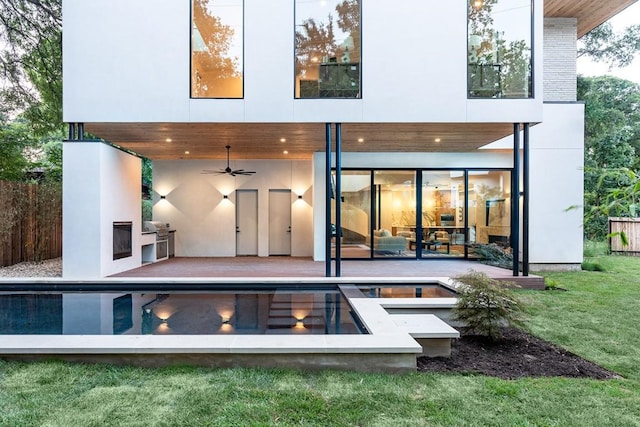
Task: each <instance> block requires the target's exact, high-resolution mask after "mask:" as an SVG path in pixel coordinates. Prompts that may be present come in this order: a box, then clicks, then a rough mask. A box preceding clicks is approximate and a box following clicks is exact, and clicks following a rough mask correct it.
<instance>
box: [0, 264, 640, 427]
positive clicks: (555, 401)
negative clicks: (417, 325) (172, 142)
mask: <svg viewBox="0 0 640 427" xmlns="http://www.w3.org/2000/svg"><path fill="white" fill-rule="evenodd" d="M592 261H594V262H597V263H599V264H600V265H601V266H602V267H604V268H605V270H606V271H604V272H587V271H580V272H570V273H546V274H545V275H546V276H547V277H549V278H550V279H553V280H555V282H556V283H557V285H558V286H559V287H561V288H564V289H566V290H567V291H560V290H557V291H544V292H542V291H522V292H521V293H522V294H523V296H524V297H525V298H526V299H527V300H528V301H529V305H530V310H529V314H528V317H529V318H528V320H527V322H526V327H527V329H528V330H529V331H530V332H532V333H534V334H536V335H538V336H540V337H543V338H545V339H547V340H550V341H553V342H555V343H557V344H560V345H562V346H564V347H566V348H568V349H570V350H571V351H573V352H575V353H577V354H579V355H581V356H582V357H585V358H587V359H590V360H592V361H595V362H597V363H599V364H601V365H603V366H605V367H607V368H609V369H611V370H614V371H616V372H618V373H619V374H620V375H621V376H622V378H621V379H616V380H607V381H597V380H584V379H565V378H533V379H530V378H527V379H520V380H500V379H496V378H491V377H484V376H479V375H462V374H439V373H438V374H426V373H416V374H409V375H383V374H379V375H374V374H366V375H365V374H359V373H351V372H335V371H324V372H299V371H286V370H263V369H201V368H193V367H186V366H184V367H175V368H166V369H141V368H122V367H112V366H104V365H74V364H66V363H61V362H50V363H31V364H25V363H14V362H2V361H0V425H3V426H5V425H6V426H33V425H43V426H65V427H67V426H91V425H95V426H102V425H127V426H130V425H134V426H135V425H140V426H143V425H144V426H154V425H157V426H180V425H189V426H191V425H198V426H200V425H203V426H204V425H211V426H227V425H228V426H252V425H255V426H263V425H282V426H285V425H292V426H293V425H295V426H305V425H309V426H312V425H313V426H334V425H335V426H341V425H344V426H351V425H357V426H405V425H406V426H413V425H416V426H420V425H428V426H440V425H442V426H448V425H455V426H466V425H468V426H491V425H495V426H599V427H600V426H625V427H626V426H640V328H638V320H639V319H640V259H636V258H623V257H599V258H594V259H593V260H592Z"/></svg>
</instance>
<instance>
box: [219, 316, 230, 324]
mask: <svg viewBox="0 0 640 427" xmlns="http://www.w3.org/2000/svg"><path fill="white" fill-rule="evenodd" d="M220 317H221V320H222V324H223V325H229V324H230V323H231V318H230V317H229V316H220Z"/></svg>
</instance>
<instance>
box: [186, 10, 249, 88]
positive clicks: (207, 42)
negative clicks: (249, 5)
mask: <svg viewBox="0 0 640 427" xmlns="http://www.w3.org/2000/svg"><path fill="white" fill-rule="evenodd" d="M191 6H192V7H191V10H192V15H191V97H192V98H242V97H243V80H242V70H243V11H244V8H243V0H192V5H191Z"/></svg>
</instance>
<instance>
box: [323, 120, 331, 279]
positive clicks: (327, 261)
mask: <svg viewBox="0 0 640 427" xmlns="http://www.w3.org/2000/svg"><path fill="white" fill-rule="evenodd" d="M324 171H325V172H324V174H325V177H324V178H325V198H324V205H325V224H324V225H325V239H324V240H325V242H324V269H325V272H324V274H325V277H331V123H326V124H325V168H324Z"/></svg>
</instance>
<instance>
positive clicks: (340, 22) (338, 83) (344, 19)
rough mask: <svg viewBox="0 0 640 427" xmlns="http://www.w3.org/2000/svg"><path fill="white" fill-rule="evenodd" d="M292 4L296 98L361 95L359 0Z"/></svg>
mask: <svg viewBox="0 0 640 427" xmlns="http://www.w3.org/2000/svg"><path fill="white" fill-rule="evenodd" d="M295 6H296V9H295V25H296V27H295V28H296V30H295V31H296V32H295V72H296V76H295V97H296V98H360V97H361V84H360V75H361V67H360V65H361V64H360V58H361V52H360V46H361V30H360V0H343V1H340V0H317V1H316V0H311V1H310V0H296V3H295Z"/></svg>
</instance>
